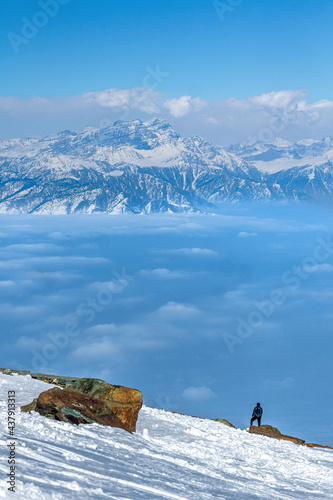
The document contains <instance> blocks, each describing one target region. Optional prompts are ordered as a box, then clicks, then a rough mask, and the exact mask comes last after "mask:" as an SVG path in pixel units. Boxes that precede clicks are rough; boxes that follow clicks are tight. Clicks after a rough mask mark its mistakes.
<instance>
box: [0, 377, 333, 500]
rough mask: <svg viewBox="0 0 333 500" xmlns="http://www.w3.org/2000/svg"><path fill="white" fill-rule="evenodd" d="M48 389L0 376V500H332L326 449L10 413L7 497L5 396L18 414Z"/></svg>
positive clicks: (165, 422)
mask: <svg viewBox="0 0 333 500" xmlns="http://www.w3.org/2000/svg"><path fill="white" fill-rule="evenodd" d="M51 387H52V386H51V385H50V384H46V383H44V382H41V381H37V380H33V379H31V378H30V376H18V375H14V376H8V375H3V374H0V394H1V406H0V419H1V430H2V436H1V441H0V446H1V462H0V474H1V478H0V479H1V482H0V498H14V497H15V498H17V499H25V500H28V499H29V500H34V499H36V500H43V499H50V500H51V499H52V500H62V499H68V500H73V499H80V500H85V499H104V498H105V499H110V498H111V499H127V500H137V499H144V500H150V499H151V500H157V499H178V500H180V499H188V500H206V499H207V500H208V499H212V500H213V499H234V500H254V499H263V500H269V499H286V500H287V499H300V500H304V499H309V500H315V499H323V500H324V499H325V500H329V499H333V475H332V467H333V452H332V451H331V450H321V449H309V448H304V447H302V446H298V445H294V444H292V443H287V442H281V441H276V440H273V439H270V438H266V437H263V436H256V435H253V434H252V435H250V434H248V433H247V432H246V431H241V430H238V429H237V430H236V429H231V428H229V427H226V426H224V425H223V424H219V423H216V422H212V421H210V420H202V419H198V418H192V417H186V416H181V415H177V414H172V413H168V412H165V411H163V410H156V409H152V408H147V407H143V408H142V410H141V412H140V416H139V421H138V426H137V430H138V432H137V433H136V434H134V435H130V434H128V433H127V432H124V431H122V430H120V429H113V428H109V427H102V426H98V425H97V424H93V425H80V426H72V425H70V424H67V423H64V422H56V421H54V420H49V419H47V418H45V417H42V416H40V415H38V414H36V413H33V414H31V415H29V414H25V413H18V414H17V417H16V436H17V437H18V447H17V451H18V456H17V463H16V465H17V493H16V494H15V495H14V494H13V493H10V492H9V493H8V495H7V496H6V494H5V491H6V486H5V483H6V476H5V475H6V474H7V472H8V464H7V456H8V448H7V447H6V438H7V435H6V422H7V413H6V404H7V391H8V390H15V391H16V396H17V401H18V404H19V405H22V404H25V403H28V402H30V401H32V399H33V398H34V397H36V396H37V395H38V394H39V393H40V392H42V391H43V390H48V389H50V388H51ZM224 416H226V415H224ZM226 417H227V416H226Z"/></svg>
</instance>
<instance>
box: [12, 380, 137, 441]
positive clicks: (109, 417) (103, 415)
mask: <svg viewBox="0 0 333 500" xmlns="http://www.w3.org/2000/svg"><path fill="white" fill-rule="evenodd" d="M21 410H22V411H23V412H30V411H36V412H38V413H39V414H40V415H43V416H45V417H48V418H53V419H55V420H61V421H62V422H69V423H71V424H77V425H78V424H92V423H94V422H96V423H97V424H101V425H106V426H109V427H118V428H119V429H124V430H126V431H128V432H130V430H129V429H128V427H126V425H124V423H123V422H122V421H121V420H120V419H119V418H118V417H117V415H115V413H114V412H113V411H112V410H111V409H110V407H109V405H108V404H107V403H105V402H104V401H102V400H100V399H97V398H93V397H90V396H87V395H86V394H82V393H80V392H77V391H70V390H67V389H58V388H56V387H55V388H53V389H50V390H48V391H45V392H42V393H41V394H40V395H39V396H38V398H37V399H34V401H33V402H32V403H30V404H28V405H25V406H22V407H21Z"/></svg>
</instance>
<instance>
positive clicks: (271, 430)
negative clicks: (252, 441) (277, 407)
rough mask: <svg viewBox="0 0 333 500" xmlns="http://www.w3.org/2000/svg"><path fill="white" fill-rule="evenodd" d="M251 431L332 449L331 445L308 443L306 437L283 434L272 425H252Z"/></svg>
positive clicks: (304, 444) (283, 439)
mask: <svg viewBox="0 0 333 500" xmlns="http://www.w3.org/2000/svg"><path fill="white" fill-rule="evenodd" d="M249 432H250V433H251V434H260V435H261V436H267V437H270V438H274V439H279V440H282V441H291V442H292V443H295V444H300V445H302V446H307V447H308V448H326V449H328V450H332V449H333V448H331V447H330V446H322V445H320V444H314V443H306V442H305V441H304V439H299V438H295V437H292V436H286V435H285V434H281V432H280V431H279V430H278V429H277V428H276V427H272V426H271V425H260V427H255V426H254V425H253V426H252V427H250V429H249Z"/></svg>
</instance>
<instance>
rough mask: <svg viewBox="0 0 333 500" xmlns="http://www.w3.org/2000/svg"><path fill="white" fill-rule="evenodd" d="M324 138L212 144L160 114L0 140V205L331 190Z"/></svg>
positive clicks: (99, 206)
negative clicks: (98, 126) (182, 131)
mask: <svg viewBox="0 0 333 500" xmlns="http://www.w3.org/2000/svg"><path fill="white" fill-rule="evenodd" d="M332 160H333V140H332V139H331V138H326V139H324V140H323V141H311V140H308V141H300V142H299V143H296V144H294V145H292V144H290V143H287V142H286V141H281V140H279V141H276V143H275V144H270V145H264V144H255V145H241V144H239V145H234V146H231V147H229V148H228V149H224V148H222V147H220V146H215V145H213V144H211V143H209V142H208V141H205V140H204V139H202V138H201V137H199V136H194V137H191V138H183V137H181V136H180V135H179V134H177V133H176V132H175V131H174V130H173V129H172V128H171V126H170V125H169V124H168V123H167V122H166V121H164V120H160V119H154V120H151V121H148V122H141V121H140V120H135V121H133V122H116V123H115V124H114V125H113V126H111V127H107V128H104V129H94V128H87V129H84V130H83V131H82V132H80V133H75V132H70V131H65V132H61V133H59V134H57V135H55V136H52V137H46V138H44V139H13V140H4V141H0V212H3V213H4V212H14V213H20V212H21V213H34V212H38V213H57V214H66V213H76V212H86V213H92V212H107V213H122V212H131V213H151V212H179V211H210V210H214V208H215V207H216V206H217V205H218V204H220V203H223V202H226V201H228V202H239V201H274V200H287V199H291V200H303V199H317V198H320V197H323V196H331V195H332V193H333V176H332V171H333V168H332V167H333V165H332Z"/></svg>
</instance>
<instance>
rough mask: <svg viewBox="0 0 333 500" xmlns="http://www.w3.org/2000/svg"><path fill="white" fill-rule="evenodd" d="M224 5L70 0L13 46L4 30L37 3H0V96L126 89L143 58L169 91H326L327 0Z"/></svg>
mask: <svg viewBox="0 0 333 500" xmlns="http://www.w3.org/2000/svg"><path fill="white" fill-rule="evenodd" d="M222 3H223V2H221V4H222ZM233 3H234V4H237V3H238V4H239V5H237V6H235V7H231V6H230V7H229V8H230V9H233V10H231V11H226V13H225V16H224V21H223V22H222V21H221V20H220V18H219V17H218V14H217V12H216V10H215V9H214V5H213V2H210V1H209V2H207V1H205V0H194V1H193V0H192V1H187V0H185V1H182V2H177V1H174V0H171V1H170V0H168V1H165V0H162V1H159V2H156V1H147V0H145V1H142V2H137V1H134V0H127V1H126V2H114V1H106V0H104V1H103V0H100V1H98V2H90V1H89V2H88V1H84V0H83V1H80V0H70V1H69V2H68V3H67V4H66V5H62V6H60V8H59V13H58V14H57V15H56V16H55V17H54V18H53V19H52V18H50V20H49V22H48V24H47V25H46V26H45V27H42V28H40V29H39V32H38V34H37V35H36V36H35V37H34V38H33V39H32V40H31V41H30V42H29V44H27V45H25V46H24V45H22V46H20V50H19V53H18V54H15V53H14V51H13V49H12V47H11V45H10V43H9V41H8V38H7V37H6V34H7V33H8V32H14V33H17V34H18V33H20V31H21V30H22V26H23V22H22V18H23V17H26V18H27V19H29V20H32V18H33V16H34V14H35V13H36V12H38V11H40V10H41V7H40V6H39V4H38V2H37V1H33V0H28V1H26V2H21V1H18V0H13V1H12V2H5V3H4V5H3V6H2V15H1V27H2V32H3V35H2V40H1V45H2V49H1V54H2V55H1V65H2V67H3V68H6V71H5V72H4V75H3V77H2V81H1V94H2V95H4V96H12V95H15V96H18V97H33V96H36V95H38V96H45V97H51V96H64V95H65V96H69V95H77V94H81V93H84V92H92V91H98V90H104V89H107V88H114V87H116V88H132V87H137V86H141V84H142V78H143V76H144V72H145V67H146V66H147V65H152V66H154V65H156V64H160V65H161V68H162V69H163V70H164V71H167V72H169V73H170V77H169V78H168V79H167V80H166V81H165V82H164V83H162V85H161V91H163V92H167V93H170V95H172V96H181V95H183V94H191V95H194V96H200V97H202V98H204V99H210V100H216V99H223V98H228V97H236V98H246V97H248V96H251V95H259V94H262V93H268V92H271V91H278V90H282V89H293V90H297V89H303V88H306V89H308V90H309V91H310V96H311V99H313V100H319V99H333V90H332V86H331V84H330V82H331V81H332V77H333V74H332V63H331V61H330V58H329V54H330V53H332V51H333V40H332V36H331V31H332V15H333V5H332V2H330V1H329V0H326V1H325V0H323V1H321V2H320V3H318V2H316V1H314V0H311V1H309V0H305V1H302V2H300V1H299V0H297V1H295V0H281V1H267V0H266V1H265V0H243V1H237V2H234V0H233V1H230V4H231V5H233ZM225 4H226V5H228V0H226V2H225ZM221 8H222V7H221Z"/></svg>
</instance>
